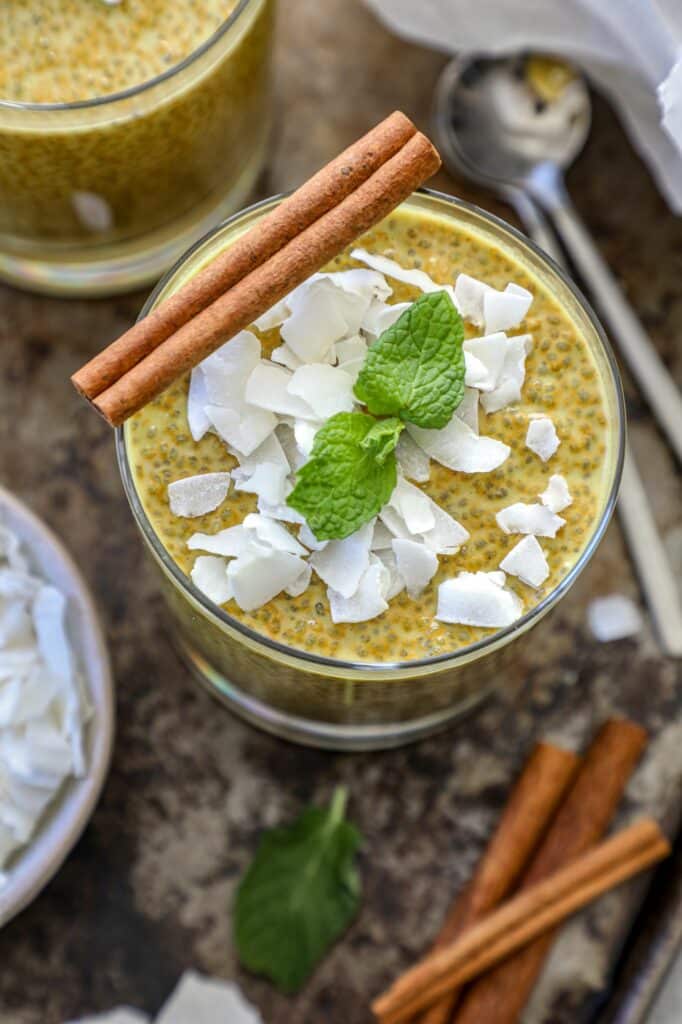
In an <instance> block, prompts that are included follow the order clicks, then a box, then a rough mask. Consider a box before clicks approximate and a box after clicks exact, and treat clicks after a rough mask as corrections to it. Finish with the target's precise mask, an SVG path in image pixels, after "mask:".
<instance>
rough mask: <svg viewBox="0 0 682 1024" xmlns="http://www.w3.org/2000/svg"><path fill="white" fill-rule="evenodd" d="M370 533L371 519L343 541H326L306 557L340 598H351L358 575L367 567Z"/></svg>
mask: <svg viewBox="0 0 682 1024" xmlns="http://www.w3.org/2000/svg"><path fill="white" fill-rule="evenodd" d="M373 533H374V520H372V521H371V522H369V523H365V525H364V526H361V527H360V529H359V530H356V531H355V533H351V534H350V536H349V537H344V538H343V540H330V541H329V543H328V544H327V545H325V547H324V548H323V549H322V550H321V551H316V552H315V553H314V554H312V555H311V556H310V564H311V565H312V567H313V569H314V570H315V572H316V573H317V575H318V576H319V577H320V579H321V580H323V581H324V582H325V583H326V584H327V585H328V586H329V587H331V589H332V590H334V591H335V592H336V593H338V594H340V596H341V597H344V598H346V597H351V596H352V595H353V594H354V593H355V591H356V590H357V588H358V585H359V582H360V578H361V577H362V575H363V573H364V572H365V571H366V569H367V567H368V566H369V549H370V544H371V543H372V536H373Z"/></svg>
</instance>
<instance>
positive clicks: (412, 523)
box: [388, 477, 436, 534]
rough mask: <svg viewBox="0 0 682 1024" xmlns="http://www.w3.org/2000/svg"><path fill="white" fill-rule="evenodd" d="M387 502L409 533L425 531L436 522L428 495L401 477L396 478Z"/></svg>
mask: <svg viewBox="0 0 682 1024" xmlns="http://www.w3.org/2000/svg"><path fill="white" fill-rule="evenodd" d="M388 504H389V507H390V508H393V509H395V511H396V512H397V513H398V515H399V516H400V517H401V518H402V520H403V522H404V523H405V526H406V527H407V530H408V532H409V533H412V534H414V533H426V531H427V530H431V529H433V527H434V526H435V524H436V519H435V516H434V514H433V509H432V505H433V502H432V501H431V499H430V498H429V496H428V495H427V494H424V492H423V491H420V490H419V488H418V487H415V486H414V484H411V483H409V482H408V481H407V480H405V479H403V478H402V477H401V478H399V479H398V482H397V484H396V486H395V488H394V490H393V494H392V495H391V497H390V499H389V502H388Z"/></svg>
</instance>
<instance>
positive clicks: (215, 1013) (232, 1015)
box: [112, 971, 262, 1024]
mask: <svg viewBox="0 0 682 1024" xmlns="http://www.w3.org/2000/svg"><path fill="white" fill-rule="evenodd" d="M190 1022H191V1024H218V1022H220V1024H262V1019H261V1016H260V1014H259V1013H258V1011H257V1010H256V1009H255V1007H253V1006H252V1005H251V1003H249V1002H247V1001H246V999H245V998H244V996H243V995H242V994H241V992H240V990H239V988H238V987H237V986H236V985H235V984H234V983H233V982H230V981H222V980H220V979H218V978H207V977H204V976H202V975H201V974H198V973H197V972H196V971H186V972H185V973H184V974H183V976H182V978H181V979H180V981H179V983H178V985H177V986H176V988H175V991H174V992H173V994H172V995H171V996H170V998H169V999H168V1000H167V1001H166V1003H165V1004H164V1006H163V1007H162V1009H161V1012H160V1014H159V1016H158V1017H157V1019H156V1024H190ZM112 1024H115V1022H112ZM122 1024H123V1022H122Z"/></svg>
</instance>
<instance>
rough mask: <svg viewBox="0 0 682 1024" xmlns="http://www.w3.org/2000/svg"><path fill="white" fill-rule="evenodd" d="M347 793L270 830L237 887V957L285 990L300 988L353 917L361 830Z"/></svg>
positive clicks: (358, 894) (235, 917)
mask: <svg viewBox="0 0 682 1024" xmlns="http://www.w3.org/2000/svg"><path fill="white" fill-rule="evenodd" d="M346 796H347V794H346V791H345V790H344V789H343V788H339V789H337V790H336V792H335V793H334V796H333V798H332V802H331V804H330V805H329V807H326V808H318V807H311V808H309V809H308V810H306V811H304V812H303V814H302V815H301V816H300V818H298V819H297V821H295V822H294V824H293V825H290V826H288V827H285V828H276V829H273V830H272V831H270V832H267V833H266V834H265V836H264V837H263V839H262V840H261V844H260V846H259V848H258V851H257V853H256V856H255V858H254V860H253V862H252V864H251V867H250V868H249V869H248V871H247V872H246V875H245V876H244V878H243V880H242V882H241V884H240V886H239V888H238V890H237V899H236V906H235V915H234V927H235V940H236V945H237V951H238V954H239V959H240V960H241V962H242V963H243V964H244V966H245V967H248V968H249V969H250V970H252V971H255V972H256V973H257V974H265V975H267V977H268V978H270V979H271V980H272V981H273V982H274V983H275V985H277V987H278V988H280V989H282V991H284V992H296V991H297V990H298V989H299V988H300V987H301V985H302V984H303V982H304V981H305V980H306V978H307V977H308V976H309V975H310V974H311V973H312V971H313V969H314V967H315V966H316V964H317V963H318V961H319V960H320V959H321V958H322V957H323V956H324V954H325V953H326V952H327V950H328V949H329V947H330V946H331V944H332V943H333V942H334V941H335V940H336V939H337V938H338V937H339V935H340V934H341V932H343V931H344V930H345V928H346V927H347V926H348V924H349V923H350V922H351V920H352V919H353V917H354V916H355V914H356V912H357V909H358V904H359V899H360V880H359V877H358V874H357V871H356V869H355V853H356V851H357V848H358V846H359V844H360V839H361V837H360V833H359V832H358V831H357V829H356V828H355V827H354V826H353V825H351V824H350V823H349V822H347V821H346V820H345V817H344V815H345V806H346Z"/></svg>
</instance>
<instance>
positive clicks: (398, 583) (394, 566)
mask: <svg viewBox="0 0 682 1024" xmlns="http://www.w3.org/2000/svg"><path fill="white" fill-rule="evenodd" d="M373 559H378V560H379V561H380V562H381V564H382V565H383V567H384V569H385V570H386V572H387V574H388V575H387V576H386V577H385V579H386V582H385V583H382V586H383V588H384V600H385V601H392V600H393V598H394V597H397V596H398V594H401V593H402V592H403V590H404V589H405V580H404V579H403V578H402V576H401V575H400V573H399V572H398V563H397V562H396V558H395V555H394V554H393V551H392V550H391V548H388V549H386V550H382V551H378V552H377V554H376V555H372V557H371V559H370V561H372V560H373ZM372 564H373V561H372Z"/></svg>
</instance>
